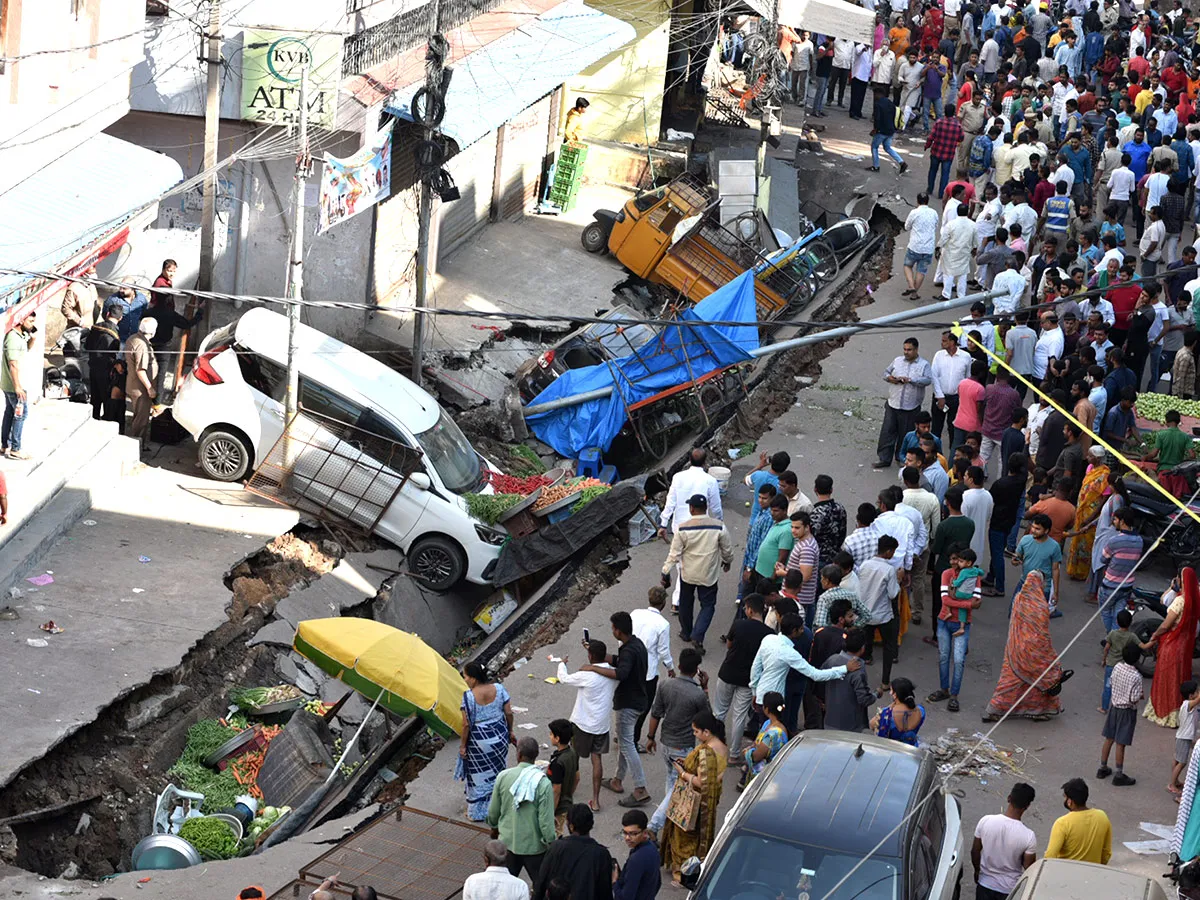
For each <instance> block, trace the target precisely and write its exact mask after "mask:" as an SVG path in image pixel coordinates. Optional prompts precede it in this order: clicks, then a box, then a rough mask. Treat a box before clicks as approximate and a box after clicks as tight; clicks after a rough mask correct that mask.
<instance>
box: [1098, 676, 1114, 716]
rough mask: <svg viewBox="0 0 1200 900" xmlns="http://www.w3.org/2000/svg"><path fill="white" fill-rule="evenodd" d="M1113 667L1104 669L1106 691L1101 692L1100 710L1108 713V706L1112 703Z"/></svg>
mask: <svg viewBox="0 0 1200 900" xmlns="http://www.w3.org/2000/svg"><path fill="white" fill-rule="evenodd" d="M1112 670H1113V667H1112V666H1105V667H1104V690H1103V691H1101V692H1100V708H1101V709H1102V710H1104V711H1105V712H1108V705H1109V704H1110V703H1111V702H1112Z"/></svg>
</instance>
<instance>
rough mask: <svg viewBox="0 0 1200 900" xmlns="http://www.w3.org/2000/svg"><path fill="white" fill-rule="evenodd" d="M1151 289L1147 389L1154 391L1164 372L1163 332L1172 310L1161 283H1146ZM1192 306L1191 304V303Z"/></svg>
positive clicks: (1147, 335) (1147, 336)
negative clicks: (1151, 313)
mask: <svg viewBox="0 0 1200 900" xmlns="http://www.w3.org/2000/svg"><path fill="white" fill-rule="evenodd" d="M1146 287H1148V288H1149V289H1150V290H1149V291H1148V292H1147V293H1149V294H1150V295H1151V296H1152V297H1153V298H1154V306H1152V307H1151V309H1153V310H1154V321H1153V322H1151V323H1150V331H1149V332H1148V333H1147V334H1146V339H1147V340H1149V341H1150V372H1149V379H1150V383H1149V384H1148V385H1147V386H1146V390H1147V391H1153V390H1154V389H1155V388H1156V387H1157V386H1158V379H1159V377H1160V376H1161V374H1162V372H1161V369H1160V364H1161V361H1162V352H1163V343H1162V339H1163V332H1164V331H1165V330H1166V326H1167V323H1168V322H1169V321H1170V318H1171V311H1170V309H1168V308H1167V304H1165V303H1163V294H1162V290H1161V285H1146ZM1188 306H1189V307H1190V306H1191V304H1190V303H1189V304H1188ZM1139 390H1140V388H1139Z"/></svg>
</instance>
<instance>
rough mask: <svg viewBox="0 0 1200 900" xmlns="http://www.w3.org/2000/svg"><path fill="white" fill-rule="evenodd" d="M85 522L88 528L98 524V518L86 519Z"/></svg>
mask: <svg viewBox="0 0 1200 900" xmlns="http://www.w3.org/2000/svg"><path fill="white" fill-rule="evenodd" d="M83 524H84V525H86V526H87V527H88V528H91V527H92V526H93V525H95V524H96V520H95V519H84V520H83Z"/></svg>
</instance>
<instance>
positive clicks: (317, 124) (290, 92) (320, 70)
mask: <svg viewBox="0 0 1200 900" xmlns="http://www.w3.org/2000/svg"><path fill="white" fill-rule="evenodd" d="M244 39H245V44H244V45H243V51H242V118H243V119H248V120H250V121H251V122H259V123H261V124H264V125H299V124H300V78H301V75H302V73H303V72H304V70H305V69H307V70H308V124H309V125H311V126H312V127H314V128H324V129H327V130H330V131H332V130H333V126H334V121H335V119H336V117H337V99H338V86H339V84H340V83H341V78H342V36H341V35H340V34H322V33H319V32H313V33H293V32H289V31H263V30H252V29H249V28H247V29H246V31H245V38H244Z"/></svg>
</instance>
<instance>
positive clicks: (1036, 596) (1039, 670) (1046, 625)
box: [983, 569, 1073, 722]
mask: <svg viewBox="0 0 1200 900" xmlns="http://www.w3.org/2000/svg"><path fill="white" fill-rule="evenodd" d="M1057 655H1058V654H1056V653H1055V652H1054V647H1053V646H1052V645H1051V643H1050V607H1049V605H1048V604H1047V603H1046V585H1045V576H1044V575H1043V574H1042V572H1041V570H1039V569H1034V570H1033V571H1031V572H1030V573H1029V574H1028V575H1026V576H1025V583H1024V584H1023V585H1022V586H1021V592H1020V593H1019V594H1017V597H1016V600H1015V601H1014V602H1013V608H1012V616H1011V617H1010V618H1009V621H1008V643H1007V644H1006V645H1005V647H1004V664H1003V665H1002V667H1001V669H1000V680H999V681H998V682H997V683H996V690H995V692H994V693H993V694H992V699H991V700H990V701H989V702H988V705H987V710H986V711H985V713H984V716H983V721H985V722H994V721H996V720H997V719H999V718H1000V717H1001V716H1002V715H1004V714H1005V713H1008V714H1009V716H1017V717H1020V718H1026V719H1038V720H1042V719H1048V718H1050V717H1051V716H1056V715H1058V714H1059V713H1060V712H1062V706H1061V704H1060V703H1059V700H1058V694H1059V691H1060V685H1061V684H1062V683H1063V682H1064V681H1066V680H1067V679H1068V678H1070V677H1071V675H1072V674H1073V673H1071V672H1070V671H1066V672H1064V671H1063V669H1062V667H1061V666H1060V665H1059V664H1058V663H1057V662H1055V658H1056V657H1057ZM1031 685H1032V690H1029V688H1030V686H1031ZM1026 690H1029V693H1028V694H1026V693H1025V692H1026ZM1023 695H1024V696H1023Z"/></svg>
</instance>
